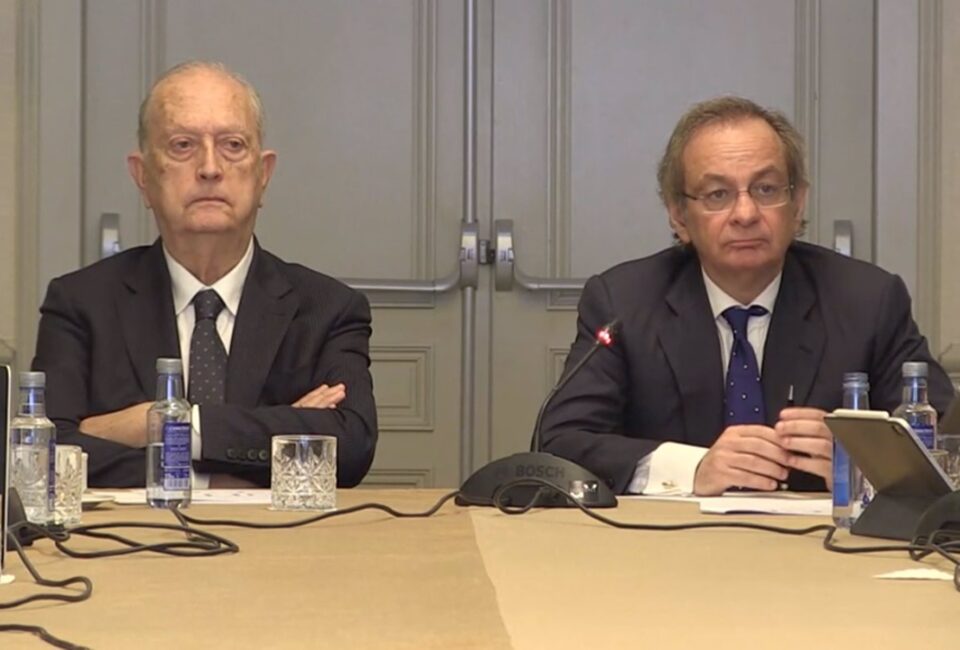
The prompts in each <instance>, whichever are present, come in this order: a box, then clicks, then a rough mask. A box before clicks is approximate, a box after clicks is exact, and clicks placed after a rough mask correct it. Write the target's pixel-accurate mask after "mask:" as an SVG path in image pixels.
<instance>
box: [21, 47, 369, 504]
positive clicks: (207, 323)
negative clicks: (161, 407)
mask: <svg viewBox="0 0 960 650" xmlns="http://www.w3.org/2000/svg"><path fill="white" fill-rule="evenodd" d="M262 137H263V112H262V108H261V104H260V99H259V97H258V95H257V93H256V91H255V90H254V89H253V87H252V86H251V85H250V84H249V83H247V82H246V81H245V80H243V79H242V78H240V77H239V76H237V75H236V74H234V73H233V72H231V71H229V70H227V69H226V68H225V67H224V66H222V65H220V64H216V63H204V62H191V63H186V64H182V65H180V66H177V67H176V68H173V69H171V70H170V71H168V72H167V73H165V74H164V75H163V76H162V77H161V78H160V79H159V80H158V81H157V82H156V84H154V86H153V88H152V89H151V91H150V93H149V95H148V96H147V98H146V99H145V100H144V102H143V105H142V106H141V110H140V126H139V144H140V146H139V150H138V151H136V152H135V153H133V154H131V155H130V156H129V158H128V161H127V162H128V166H129V169H130V173H131V175H132V177H133V180H134V182H135V183H136V185H137V187H138V188H139V189H140V192H141V194H142V196H143V200H144V202H145V203H146V205H147V207H148V208H149V209H150V210H152V211H153V213H154V216H155V218H156V222H157V227H158V229H159V231H160V238H159V240H158V241H157V242H156V243H154V244H153V245H152V246H146V247H139V248H134V249H132V250H128V251H125V252H122V253H120V254H118V255H116V256H114V257H112V258H109V259H107V260H104V261H101V262H98V263H96V264H93V265H92V266H89V267H87V268H84V269H82V270H80V271H77V272H75V273H71V274H69V275H66V276H64V277H61V278H57V279H55V280H53V281H52V282H51V283H50V286H49V288H48V291H47V296H46V299H45V301H44V304H43V307H42V308H41V312H42V317H41V320H40V330H39V335H38V341H37V354H36V358H35V359H34V363H33V366H34V368H36V369H37V370H43V371H45V372H46V373H47V387H48V400H47V406H48V413H49V414H50V417H51V418H52V419H53V420H54V422H55V423H56V424H57V430H58V436H59V441H60V442H63V443H73V444H79V445H81V446H82V447H83V448H84V449H85V450H86V451H88V452H89V454H90V466H89V467H90V484H91V485H95V486H142V485H144V477H145V467H144V466H145V452H144V447H145V444H146V413H147V410H148V409H149V407H150V405H151V400H153V399H154V396H155V384H156V379H155V371H154V366H155V362H156V359H157V358H158V357H176V358H180V359H182V361H183V367H184V374H185V380H186V384H187V387H188V396H189V398H190V401H191V402H192V403H193V404H194V432H193V445H192V447H193V458H194V466H195V469H196V470H197V472H198V476H199V485H200V486H203V485H204V484H205V483H206V482H207V479H209V485H211V486H213V487H217V486H237V485H267V484H269V465H270V461H269V449H270V438H271V435H273V434H278V433H324V434H331V435H335V436H336V437H337V439H338V482H339V483H340V484H341V485H344V486H351V485H355V484H357V483H359V482H360V480H361V479H362V478H363V476H364V475H365V474H366V472H367V471H368V469H369V467H370V464H371V462H372V460H373V453H374V448H375V445H376V439H377V423H376V413H375V407H374V400H373V386H372V381H371V378H370V373H369V363H370V360H369V355H368V347H369V338H370V333H371V329H370V308H369V305H368V304H367V301H366V299H365V298H364V297H363V296H362V295H361V294H359V293H357V292H355V291H353V290H351V289H350V288H348V287H346V286H344V285H343V284H341V283H339V282H337V281H336V280H334V279H332V278H330V277H327V276H325V275H322V274H320V273H316V272H314V271H311V270H310V269H307V268H305V267H302V266H299V265H296V264H288V263H286V262H284V261H282V260H280V259H279V258H277V257H275V256H273V255H271V254H270V253H268V252H266V251H264V250H263V249H261V248H260V246H259V245H258V243H257V241H256V239H255V238H254V235H253V230H254V223H255V221H256V216H257V210H258V208H259V207H260V206H261V204H262V201H263V195H264V192H265V190H266V188H267V184H268V183H269V181H270V177H271V174H272V173H273V169H274V166H275V164H276V159H277V156H276V154H275V153H274V152H273V151H269V150H266V149H264V148H263V142H262ZM198 341H203V342H204V344H203V345H198ZM194 379H195V380H196V381H193V380H194Z"/></svg>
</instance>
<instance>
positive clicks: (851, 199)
mask: <svg viewBox="0 0 960 650" xmlns="http://www.w3.org/2000/svg"><path fill="white" fill-rule="evenodd" d="M42 11H43V12H45V14H44V15H45V16H46V20H45V21H38V23H40V22H42V23H43V24H39V26H38V30H41V32H42V30H43V29H44V25H47V28H48V29H49V26H50V25H57V24H60V28H61V29H60V31H59V32H58V33H57V34H56V35H53V34H52V33H50V32H47V33H45V34H42V36H41V40H42V41H43V42H44V43H52V42H56V43H59V44H60V45H59V47H60V48H61V49H62V48H67V51H68V52H69V51H70V50H69V48H70V47H74V48H75V52H76V53H77V56H78V63H77V64H76V67H77V69H78V70H79V72H78V73H77V74H76V75H75V77H74V78H75V79H76V85H77V87H78V88H79V91H78V94H79V97H80V100H81V101H80V105H81V108H82V110H81V111H80V112H79V115H80V116H81V126H82V129H81V132H82V137H81V138H80V142H78V143H75V145H74V146H75V148H76V150H77V151H79V153H80V160H82V170H83V173H82V178H81V179H80V185H81V187H82V191H81V192H79V193H78V194H79V196H81V197H82V204H81V205H82V209H81V211H82V214H81V215H80V216H79V220H80V223H81V224H82V226H81V228H80V229H79V230H80V232H79V234H78V235H77V237H76V241H75V242H73V243H71V242H72V241H73V240H71V239H70V238H69V237H65V236H64V235H63V233H61V232H60V231H57V230H56V229H55V228H53V227H50V226H44V225H43V224H42V223H41V225H40V230H41V232H40V238H41V240H43V238H44V237H46V238H49V241H50V242H52V243H49V244H47V245H46V249H48V250H67V251H68V253H69V250H70V246H71V245H73V246H75V247H76V250H79V251H80V252H79V256H78V261H79V262H83V263H89V262H92V261H94V260H96V259H98V258H99V257H100V256H101V255H104V254H109V253H110V252H111V251H112V250H115V249H116V248H118V247H119V248H123V247H128V246H133V245H137V244H141V243H147V242H150V241H151V240H152V239H153V238H154V237H155V233H156V230H155V228H154V226H153V224H152V222H151V217H150V215H149V214H148V213H147V212H145V211H144V209H143V208H142V206H141V204H140V201H139V199H138V196H137V193H136V191H135V189H134V187H133V185H132V183H131V182H130V180H129V179H128V178H127V172H126V168H125V164H124V157H125V155H126V153H127V152H128V151H130V150H131V149H132V148H133V147H134V146H135V133H136V119H135V116H136V114H137V108H138V105H139V103H140V101H141V99H142V98H143V96H144V93H145V91H146V89H147V88H148V87H149V85H150V83H151V82H152V80H153V79H154V78H155V77H156V75H157V74H158V73H159V72H160V71H162V70H163V69H165V68H167V67H169V66H170V65H173V64H175V63H177V62H180V61H183V60H186V59H192V58H202V59H216V60H222V61H224V62H225V63H226V64H227V65H229V66H231V67H232V68H234V69H235V70H237V71H239V72H240V73H242V74H243V75H245V76H246V77H247V78H249V79H250V81H251V82H253V84H254V85H256V86H257V87H258V88H259V90H260V91H261V94H262V96H263V100H264V104H265V107H266V113H267V143H268V145H269V146H270V147H271V148H274V149H276V150H277V151H278V152H279V165H278V168H277V171H276V174H275V176H274V179H273V182H272V184H271V187H270V190H269V192H268V195H267V197H266V202H265V206H264V209H263V210H262V212H261V215H260V219H259V223H258V228H257V232H258V236H259V238H260V241H261V242H262V244H263V245H264V246H265V247H266V248H268V249H269V250H271V251H273V252H274V253H276V254H278V255H280V256H282V257H284V258H286V259H288V260H291V261H296V262H301V263H303V264H306V265H308V266H310V267H313V268H316V269H318V270H320V271H323V272H326V273H329V274H331V275H334V276H337V277H341V278H345V279H348V281H350V282H351V283H353V284H355V285H357V286H359V287H361V288H363V289H364V290H365V291H367V293H368V295H369V297H370V299H371V302H372V304H373V307H374V338H373V341H372V357H373V374H374V382H375V393H376V397H377V402H378V407H379V416H380V426H381V437H380V445H379V449H378V453H377V457H376V460H375V463H374V469H373V471H372V472H371V474H370V476H369V478H368V480H367V483H368V484H376V485H415V486H434V485H435V486H454V485H456V484H457V483H458V482H460V481H461V480H462V479H463V478H464V474H465V473H467V472H469V471H471V470H472V469H474V468H476V467H478V466H480V465H482V464H483V463H484V462H486V461H488V460H490V459H493V458H496V457H500V456H502V455H505V454H508V453H511V452H514V451H519V450H521V449H524V448H525V447H526V446H527V445H528V444H529V440H530V434H531V429H532V425H533V419H534V416H535V414H536V410H537V408H538V406H539V404H540V402H541V400H542V399H543V397H544V395H545V394H546V392H547V390H548V388H549V387H550V386H551V385H552V384H553V383H554V381H555V380H556V378H557V377H558V375H559V372H560V370H561V368H562V364H563V360H564V357H565V354H566V350H567V348H568V346H569V344H570V342H571V340H572V338H573V334H574V325H575V315H576V313H575V306H576V301H577V298H578V291H579V287H580V286H582V282H583V278H585V277H587V276H589V275H590V274H593V273H597V272H600V271H601V270H603V269H605V268H607V267H609V266H612V265H613V264H615V263H617V262H619V261H622V260H626V259H630V258H634V257H640V256H643V255H647V254H650V253H652V252H654V251H656V250H659V249H661V248H663V247H665V246H668V245H670V242H671V239H670V232H669V229H668V227H667V221H666V216H665V211H664V209H663V208H662V206H661V205H660V204H659V200H658V198H657V195H656V186H655V179H654V175H655V164H656V161H657V159H658V157H659V155H660V153H661V151H662V149H663V146H664V144H665V142H666V138H667V135H668V134H669V131H670V129H671V128H672V126H673V124H674V122H675V121H676V119H677V117H678V116H679V115H680V113H681V112H682V111H683V110H684V109H685V108H686V107H687V106H689V105H690V104H691V103H693V102H695V101H697V100H700V99H703V98H706V97H709V96H713V95H718V94H723V93H737V94H744V95H747V96H750V97H752V98H754V99H756V100H757V101H759V102H760V103H763V104H766V105H772V106H776V107H779V108H781V109H782V110H784V111H785V112H786V113H787V114H788V115H790V116H791V117H792V118H793V119H794V120H795V122H796V123H797V125H798V126H799V127H800V129H801V130H802V131H803V133H804V134H805V136H806V137H807V140H808V142H809V146H810V150H809V157H810V166H811V170H812V177H813V181H814V187H813V194H812V196H811V200H810V207H809V210H808V215H807V216H808V219H809V226H808V231H807V233H808V234H807V237H808V238H809V239H811V240H815V241H819V242H821V243H824V244H827V245H832V244H833V243H834V241H835V238H836V237H837V236H840V240H841V241H849V238H848V237H847V234H848V233H850V232H853V233H855V235H856V237H855V241H856V242H857V243H856V244H854V246H853V253H854V254H855V255H857V256H860V257H867V258H869V257H870V256H871V248H870V246H868V245H862V244H861V242H869V241H870V240H871V239H872V236H873V234H872V228H873V225H872V224H873V197H874V159H875V145H874V122H873V119H874V118H873V116H874V110H873V106H874V101H875V100H874V91H875V89H874V65H875V60H874V57H875V55H874V50H875V21H874V17H875V16H874V12H875V3H874V2H872V1H871V0H845V1H844V2H820V1H818V0H725V1H724V2H706V1H704V0H670V1H666V0H576V1H574V0H510V1H508V0H475V1H474V0H314V1H307V0H280V1H277V2H265V1H260V0H203V1H202V2H196V1H194V0H139V1H136V2H130V1H128V0H98V1H96V2H86V3H83V4H82V5H79V8H72V9H60V8H57V7H54V6H53V5H44V6H43V9H42ZM63 12H67V14H68V15H66V16H64V14H63ZM58 19H59V22H58ZM64 24H65V25H66V28H64ZM71 30H72V31H71ZM57 39H59V40H57ZM51 47H52V48H53V53H52V54H51V53H50V52H48V51H47V50H44V49H43V48H40V50H41V51H40V52H39V54H38V56H40V57H41V58H40V64H45V65H50V64H51V61H55V60H56V59H55V57H56V56H57V52H59V51H61V50H57V49H56V47H54V46H51ZM44 56H46V57H47V59H46V61H45V60H44V59H43V57H44ZM51 57H52V58H51ZM68 67H69V66H68ZM48 79H49V77H48ZM44 87H45V88H46V86H44ZM51 88H52V90H51V91H50V92H56V91H57V89H59V92H61V93H62V92H68V91H69V89H68V91H64V90H63V89H62V88H60V86H51ZM54 96H55V95H54ZM45 101H47V102H50V101H51V100H50V94H49V93H48V94H47V99H46V100H45ZM41 106H44V104H43V101H41ZM46 106H47V107H48V109H47V110H55V109H56V106H54V105H53V104H51V103H48V104H46ZM41 122H42V116H41ZM39 129H40V132H41V134H42V133H44V132H50V133H53V134H54V135H55V134H56V129H55V128H54V126H50V127H47V128H44V126H43V124H42V123H41V125H40V127H39ZM39 183H40V184H41V190H40V196H41V197H43V196H45V195H46V193H53V194H55V193H56V192H57V187H56V186H53V185H51V184H50V181H48V180H47V179H44V178H40V179H39ZM44 183H47V185H44ZM41 212H42V210H41ZM465 222H466V225H465ZM58 238H59V239H58ZM65 259H70V258H69V255H68V256H67V258H65ZM478 264H479V266H477V265H478ZM55 267H56V262H50V261H45V262H38V268H39V270H38V271H37V275H38V277H37V282H38V284H40V285H43V284H45V281H46V280H47V279H49V278H48V277H46V275H49V274H52V272H53V271H57V272H63V270H64V269H59V268H55ZM351 278H352V280H351ZM464 286H466V287H467V288H463V287H464Z"/></svg>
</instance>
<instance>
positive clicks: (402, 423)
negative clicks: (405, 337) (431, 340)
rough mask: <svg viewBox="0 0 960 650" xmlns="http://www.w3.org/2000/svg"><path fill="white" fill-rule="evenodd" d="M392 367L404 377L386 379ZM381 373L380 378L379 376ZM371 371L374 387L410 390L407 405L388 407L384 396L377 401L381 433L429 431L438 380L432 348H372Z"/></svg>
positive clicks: (432, 420)
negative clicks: (396, 386)
mask: <svg viewBox="0 0 960 650" xmlns="http://www.w3.org/2000/svg"><path fill="white" fill-rule="evenodd" d="M388 367H389V368H390V370H392V371H393V372H394V373H404V372H406V373H407V375H406V376H403V377H396V378H393V379H391V378H387V377H383V375H382V373H385V372H388V370H387V368H388ZM378 369H379V373H380V374H381V377H380V378H379V379H377V378H376V374H378V372H377V371H378ZM370 370H371V373H372V374H373V375H374V388H376V387H377V386H378V385H380V384H381V383H383V382H386V381H396V382H398V384H399V385H405V386H408V387H409V390H410V392H409V394H408V395H407V399H406V401H405V402H401V403H395V404H389V403H387V402H386V401H385V400H384V399H383V395H382V393H381V396H380V397H379V398H378V399H377V421H378V423H379V429H380V432H381V433H386V432H391V431H403V432H410V431H416V432H430V431H433V430H434V423H435V421H436V418H435V412H436V399H435V395H436V378H435V375H434V371H433V346H431V345H377V346H371V348H370Z"/></svg>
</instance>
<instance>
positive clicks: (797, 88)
mask: <svg viewBox="0 0 960 650" xmlns="http://www.w3.org/2000/svg"><path fill="white" fill-rule="evenodd" d="M795 15H796V32H795V39H796V59H795V68H794V109H793V110H794V115H795V118H794V123H795V124H796V127H797V130H798V131H800V134H801V135H802V136H803V139H804V141H805V142H806V144H807V174H808V176H809V178H810V190H809V191H808V194H807V207H806V215H805V216H806V219H807V233H809V234H811V235H813V238H814V240H816V233H817V225H818V221H819V217H820V197H819V192H818V188H819V186H820V182H819V181H820V161H819V155H820V0H796V5H795Z"/></svg>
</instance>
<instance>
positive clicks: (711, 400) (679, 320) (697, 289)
mask: <svg viewBox="0 0 960 650" xmlns="http://www.w3.org/2000/svg"><path fill="white" fill-rule="evenodd" d="M666 302H667V306H668V308H669V310H670V313H671V316H672V317H671V318H667V319H666V320H665V322H664V324H663V325H664V326H663V328H662V329H661V330H660V332H659V335H658V338H659V341H660V345H661V347H662V349H663V352H664V354H665V355H666V357H667V362H668V363H669V364H670V368H671V370H672V371H673V375H674V378H675V379H676V382H677V388H678V390H679V393H680V400H681V403H682V405H683V420H684V429H685V437H686V442H689V443H691V444H706V445H710V444H712V443H713V441H714V440H715V439H716V435H717V433H718V432H719V431H721V430H722V429H723V390H722V388H723V368H722V366H721V363H720V340H719V337H718V335H717V326H716V324H715V323H714V318H713V313H712V312H711V311H710V302H709V300H707V293H706V289H705V288H704V285H703V276H702V274H701V272H700V265H699V264H698V263H697V261H696V258H695V257H694V256H691V258H690V260H689V261H688V263H687V264H686V265H685V267H684V268H683V269H682V270H681V272H680V274H679V275H678V276H677V279H676V281H675V282H674V283H673V285H672V286H671V287H670V289H669V290H668V292H667V295H666Z"/></svg>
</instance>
